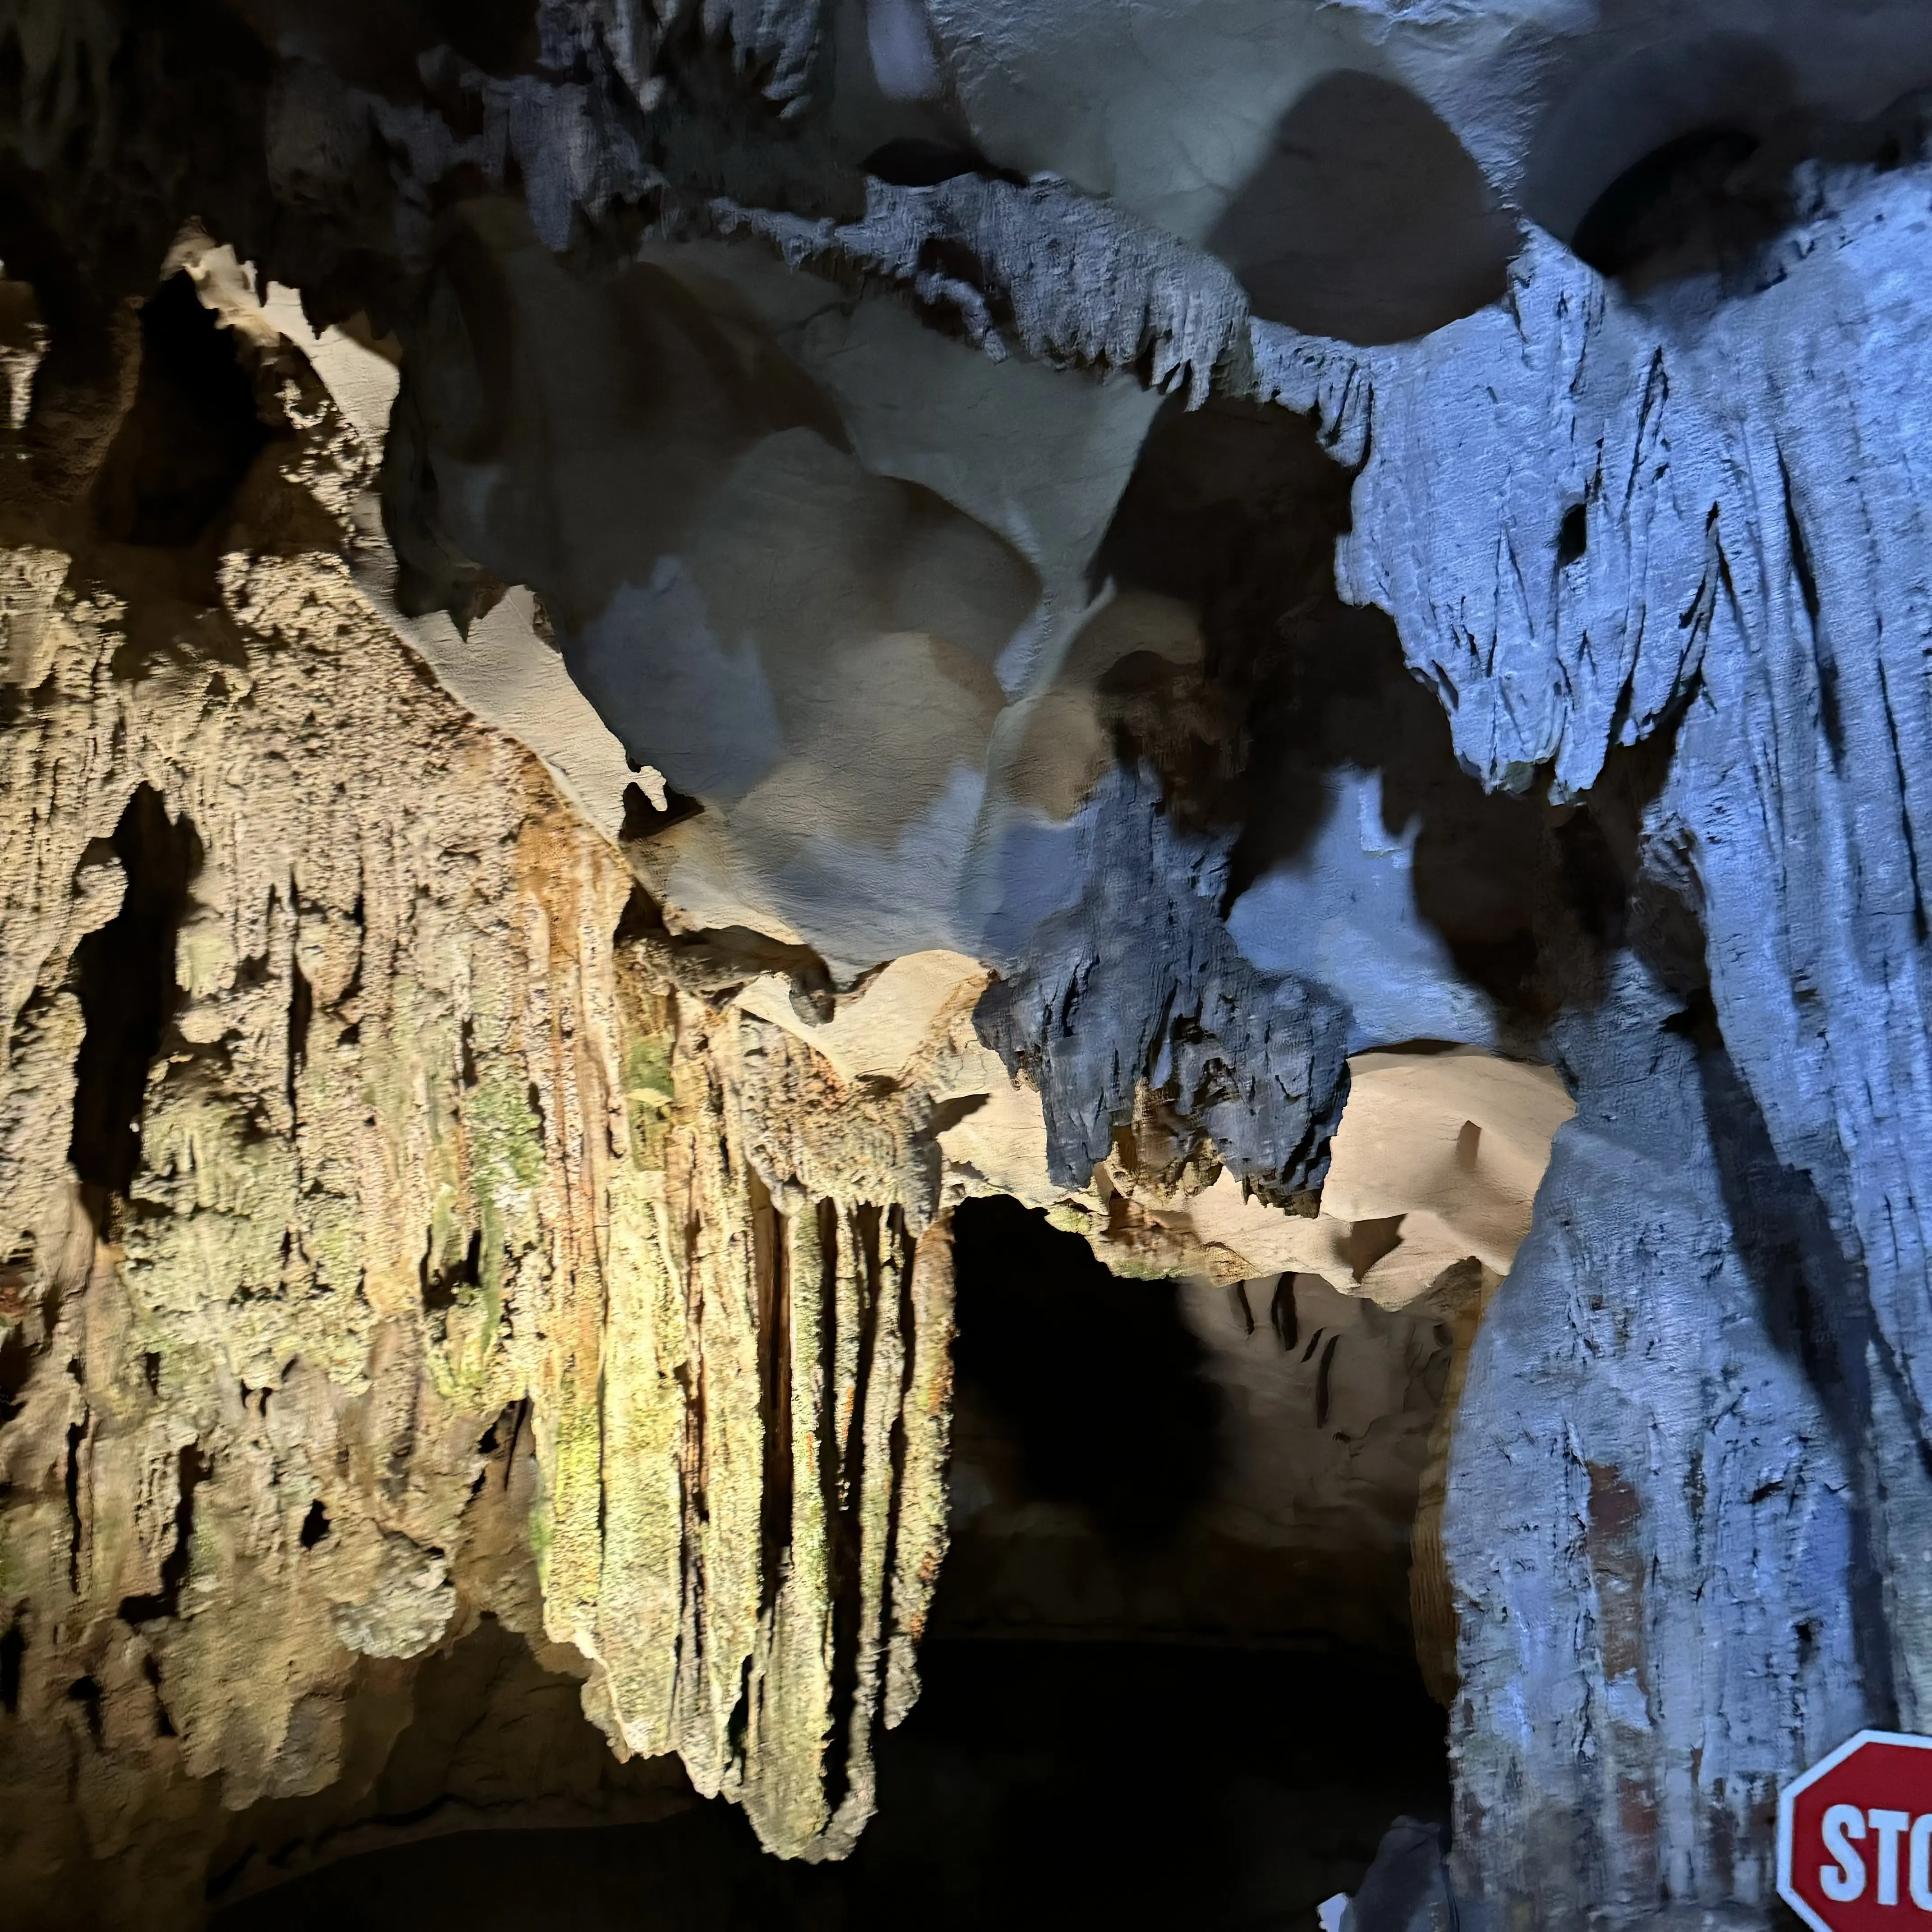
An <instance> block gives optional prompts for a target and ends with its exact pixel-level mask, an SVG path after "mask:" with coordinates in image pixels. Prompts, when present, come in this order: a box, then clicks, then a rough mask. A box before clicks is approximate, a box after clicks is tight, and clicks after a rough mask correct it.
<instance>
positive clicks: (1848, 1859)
mask: <svg viewBox="0 0 1932 1932" xmlns="http://www.w3.org/2000/svg"><path fill="white" fill-rule="evenodd" d="M1873 1746H1877V1747H1879V1748H1880V1749H1881V1750H1882V1751H1883V1752H1884V1753H1885V1754H1886V1755H1887V1756H1889V1755H1890V1754H1891V1753H1892V1752H1894V1751H1901V1750H1902V1751H1912V1752H1924V1753H1927V1754H1932V1737H1915V1736H1910V1735H1909V1734H1908V1733H1904V1732H1901V1731H1876V1730H1864V1731H1860V1732H1858V1733H1856V1734H1855V1736H1852V1737H1849V1738H1847V1739H1846V1740H1845V1742H1843V1744H1841V1745H1840V1746H1839V1747H1838V1749H1837V1750H1836V1751H1832V1753H1830V1754H1829V1755H1828V1756H1826V1757H1823V1758H1820V1760H1818V1762H1817V1763H1816V1764H1814V1765H1813V1766H1811V1768H1810V1769H1808V1771H1806V1772H1805V1773H1804V1774H1803V1775H1802V1776H1800V1777H1799V1778H1795V1779H1793V1781H1792V1782H1791V1783H1790V1784H1789V1785H1787V1787H1785V1788H1784V1790H1783V1791H1781V1793H1779V1795H1778V1897H1781V1899H1783V1900H1784V1902H1785V1903H1786V1904H1787V1905H1789V1906H1790V1907H1791V1909H1793V1911H1794V1912H1796V1913H1797V1914H1798V1915H1799V1918H1802V1920H1803V1921H1805V1924H1807V1925H1808V1926H1809V1927H1811V1932H1864V1928H1865V1927H1867V1926H1869V1925H1871V1924H1881V1925H1885V1926H1887V1927H1889V1926H1891V1925H1892V1924H1897V1925H1898V1926H1899V1927H1900V1932H1905V1928H1906V1927H1909V1925H1911V1924H1912V1923H1913V1922H1914V1921H1917V1922H1918V1923H1920V1924H1926V1925H1927V1926H1928V1927H1932V1903H1921V1900H1920V1898H1919V1897H1918V1894H1917V1891H1916V1890H1915V1889H1914V1890H1913V1891H1907V1890H1906V1885H1904V1884H1903V1883H1902V1882H1901V1880H1902V1878H1903V1873H1902V1870H1901V1867H1902V1866H1903V1864H1904V1863H1905V1854H1906V1847H1905V1844H1904V1843H1903V1840H1904V1838H1905V1835H1906V1831H1907V1830H1908V1829H1909V1826H1910V1824H1911V1823H1912V1822H1914V1821H1913V1820H1912V1812H1901V1811H1898V1810H1897V1809H1896V1808H1895V1807H1889V1806H1888V1807H1879V1808H1872V1809H1870V1810H1861V1808H1858V1807H1843V1806H1838V1807H1833V1808H1832V1809H1833V1810H1851V1811H1855V1812H1858V1816H1857V1817H1854V1818H1852V1819H1851V1820H1849V1822H1846V1821H1841V1824H1840V1826H1839V1829H1838V1836H1837V1839H1836V1843H1835V1846H1832V1847H1831V1850H1830V1856H1831V1860H1832V1863H1830V1864H1827V1865H1825V1866H1821V1867H1820V1868H1819V1871H1818V1879H1819V1884H1818V1887H1817V1889H1815V1890H1814V1888H1812V1887H1811V1886H1810V1885H1805V1886H1804V1887H1802V1888H1801V1885H1800V1883H1799V1872H1800V1871H1802V1870H1803V1869H1804V1868H1805V1867H1800V1866H1799V1858H1798V1852H1799V1848H1798V1845H1797V1843H1796V1840H1797V1836H1798V1824H1799V1818H1798V1813H1799V1801H1800V1800H1801V1799H1803V1797H1804V1796H1805V1793H1807V1792H1808V1791H1810V1790H1812V1789H1813V1788H1814V1787H1815V1786H1817V1784H1819V1783H1820V1781H1822V1780H1823V1779H1825V1778H1829V1777H1830V1776H1831V1775H1832V1773H1833V1772H1835V1771H1837V1770H1838V1769H1839V1767H1840V1766H1842V1765H1843V1764H1845V1763H1846V1762H1847V1760H1850V1759H1852V1758H1853V1757H1856V1756H1858V1754H1860V1753H1861V1752H1862V1751H1867V1750H1868V1749H1870V1748H1872V1747H1873ZM1915 1769H1917V1767H1915ZM1921 1778H1922V1784H1923V1787H1924V1790H1923V1795H1922V1796H1921V1802H1920V1803H1919V1804H1918V1805H1915V1806H1914V1807H1913V1808H1912V1811H1915V1812H1916V1813H1917V1814H1918V1820H1917V1821H1916V1822H1919V1823H1922V1825H1923V1826H1924V1835H1925V1836H1927V1838H1928V1844H1927V1845H1924V1846H1919V1845H1915V1846H1914V1849H1916V1850H1917V1851H1918V1854H1919V1858H1920V1859H1921V1861H1925V1860H1926V1858H1927V1851H1928V1850H1929V1849H1932V1755H1928V1756H1927V1757H1925V1758H1924V1760H1923V1770H1922V1774H1921ZM1867 1820H1869V1821H1870V1823H1871V1825H1872V1826H1873V1827H1874V1829H1875V1831H1876V1838H1873V1837H1869V1836H1867V1832H1866V1829H1865V1827H1866V1821H1867ZM1829 1831H1830V1824H1829V1814H1828V1816H1827V1820H1826V1832H1827V1834H1828V1835H1829ZM1912 1836H1913V1838H1915V1839H1916V1838H1918V1837H1920V1836H1921V1833H1920V1832H1913V1833H1912ZM1853 1840H1855V1841H1858V1843H1856V1844H1855V1845H1854V1844H1853V1843H1851V1842H1849V1841H1853ZM1874 1846H1875V1847H1876V1850H1877V1852H1878V1854H1879V1856H1878V1858H1877V1861H1876V1863H1877V1867H1878V1869H1877V1871H1876V1873H1874V1872H1873V1870H1870V1868H1868V1867H1867V1864H1866V1862H1865V1853H1866V1852H1867V1850H1870V1849H1873V1848H1874ZM1821 1848H1822V1847H1821V1846H1820V1844H1818V1843H1813V1844H1812V1845H1811V1846H1809V1847H1808V1852H1807V1856H1806V1861H1805V1862H1806V1864H1807V1865H1808V1864H1809V1862H1810V1858H1811V1855H1815V1853H1816V1852H1817V1851H1818V1850H1819V1849H1821ZM1794 1867H1798V1869H1797V1870H1794ZM1828 1874H1829V1875H1830V1878H1831V1879H1832V1882H1837V1883H1838V1884H1840V1885H1843V1886H1844V1887H1845V1888H1846V1892H1847V1894H1848V1895H1846V1896H1845V1897H1843V1898H1842V1899H1838V1900H1836V1902H1835V1896H1836V1895H1835V1894H1831V1893H1829V1891H1825V1886H1826V1882H1827V1876H1828ZM1854 1879H1855V1884H1854V1883H1853V1882H1852V1881H1853V1880H1854ZM1808 1891H1809V1892H1811V1896H1809V1897H1808V1896H1807V1893H1808ZM1820 1893H1823V1896H1820ZM1827 1913H1829V1916H1827V1915H1826V1914H1827Z"/></svg>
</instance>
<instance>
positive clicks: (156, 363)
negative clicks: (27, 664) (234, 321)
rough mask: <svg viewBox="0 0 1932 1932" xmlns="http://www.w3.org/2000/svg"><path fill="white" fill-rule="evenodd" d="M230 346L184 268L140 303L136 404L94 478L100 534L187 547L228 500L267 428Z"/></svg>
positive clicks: (123, 540)
mask: <svg viewBox="0 0 1932 1932" xmlns="http://www.w3.org/2000/svg"><path fill="white" fill-rule="evenodd" d="M235 350H236V344H235V338H234V335H233V332H231V331H229V330H228V329H225V328H223V326H221V324H220V323H219V322H217V320H216V319H215V317H214V315H213V314H212V313H211V311H209V310H208V309H207V308H204V307H203V306H202V302H201V299H200V297H199V296H198V295H197V294H196V293H195V287H194V284H193V281H192V280H191V279H190V278H189V276H188V275H187V272H186V271H185V270H183V271H182V272H180V273H178V274H177V275H174V276H172V277H171V278H169V280H168V281H166V282H165V283H163V284H162V287H161V289H160V293H158V294H157V295H155V296H154V297H153V298H152V299H151V300H150V301H149V302H148V304H147V305H146V307H145V308H143V309H142V311H141V369H140V375H139V380H138V381H137V383H136V387H135V391H134V402H133V407H132V408H131V409H130V410H129V411H128V413H127V417H126V419H124V422H122V424H121V428H120V429H119V431H118V432H117V433H116V434H115V439H114V441H113V445H112V446H111V447H110V449H109V450H108V452H107V458H106V460H104V463H102V466H101V474H100V475H99V477H98V478H97V480H96V481H95V492H94V506H95V520H96V521H97V522H98V524H99V526H100V528H101V532H102V534H103V535H105V536H107V537H108V538H111V539H112V540H113V541H115V542H118V543H127V544H145V545H153V546H156V547H164V548H168V549H178V548H182V547H186V546H187V545H188V544H192V543H193V542H194V541H195V540H196V538H198V537H199V536H200V535H202V532H204V531H205V529H208V526H210V525H211V523H213V522H214V520H215V518H216V517H217V516H218V515H219V514H220V513H221V511H223V510H224V509H225V508H226V507H227V505H229V502H231V501H232V500H233V497H234V495H235V493H236V490H238V489H239V487H241V484H242V478H244V477H245V476H246V475H248V471H249V469H250V467H251V466H252V464H253V463H254V460H255V458H256V457H257V455H260V452H261V451H262V449H263V447H264V446H266V443H267V442H268V440H269V431H268V430H267V428H266V427H265V426H264V425H263V423H262V422H261V419H260V416H258V414H257V410H256V407H255V394H254V386H253V384H252V383H251V382H250V380H249V379H248V374H247V373H246V372H245V371H244V370H243V368H242V365H241V364H240V362H239V361H238V359H236V353H235Z"/></svg>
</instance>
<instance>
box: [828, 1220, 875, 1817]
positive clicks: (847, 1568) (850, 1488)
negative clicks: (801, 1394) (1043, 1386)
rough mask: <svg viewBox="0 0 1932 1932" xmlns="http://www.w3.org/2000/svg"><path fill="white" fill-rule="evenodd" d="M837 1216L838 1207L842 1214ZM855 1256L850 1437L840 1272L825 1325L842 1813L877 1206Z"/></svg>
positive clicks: (835, 1732)
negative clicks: (842, 1366)
mask: <svg viewBox="0 0 1932 1932" xmlns="http://www.w3.org/2000/svg"><path fill="white" fill-rule="evenodd" d="M847 1231H848V1233H849V1235H850V1239H851V1241H852V1243H853V1248H854V1250H855V1253H854V1257H853V1258H854V1259H855V1260H856V1262H857V1263H858V1264H859V1265H858V1267H857V1268H856V1270H855V1271H854V1272H855V1274H856V1277H857V1279H856V1282H855V1283H854V1289H855V1297H854V1298H855V1300H856V1303H857V1307H856V1310H855V1311H854V1312H855V1313H856V1318H857V1322H858V1333H857V1335H856V1337H855V1338H854V1340H855V1341H856V1349H855V1351H854V1353H855V1362H854V1366H853V1376H852V1397H851V1406H850V1411H849V1412H848V1414H847V1418H846V1423H845V1430H844V1436H843V1438H842V1439H841V1437H840V1435H839V1432H838V1427H837V1419H838V1408H839V1406H841V1392H840V1391H839V1388H838V1376H837V1372H836V1364H837V1361H838V1336H837V1334H836V1309H837V1299H838V1298H837V1289H836V1275H834V1276H833V1281H832V1296H831V1298H830V1300H829V1302H828V1304H827V1306H828V1307H829V1308H830V1309H831V1310H832V1311H833V1316H832V1319H831V1320H828V1321H827V1322H826V1323H825V1325H824V1330H823V1333H824V1335H825V1337H826V1346H827V1349H828V1351H829V1353H828V1354H827V1356H826V1362H825V1389H826V1397H827V1400H828V1402H829V1404H830V1405H831V1414H830V1415H828V1417H827V1418H826V1422H827V1427H826V1430H825V1433H826V1436H828V1437H829V1439H831V1442H832V1458H833V1461H832V1486H831V1488H830V1490H829V1492H828V1493H827V1495H826V1543H827V1546H828V1547H827V1550H826V1558H827V1562H826V1570H827V1573H828V1575H827V1583H828V1595H829V1597H830V1599H831V1609H832V1670H831V1680H832V1681H831V1698H830V1706H829V1708H830V1714H831V1730H830V1735H829V1737H828V1739H826V1752H825V1802H826V1805H827V1806H828V1807H829V1808H830V1809H831V1810H832V1811H834V1812H836V1811H837V1810H838V1807H839V1806H840V1805H841V1804H843V1803H844V1800H845V1797H846V1794H847V1792H848V1791H849V1790H850V1788H851V1764H850V1759H851V1730H852V1720H853V1713H854V1712H855V1711H856V1708H857V1703H858V1694H859V1620H860V1616H861V1614H862V1610H863V1609H864V1592H863V1583H862V1569H861V1562H862V1556H863V1551H862V1535H863V1529H864V1505H865V1399H866V1396H867V1394H868V1391H869V1389H870V1387H871V1377H872V1367H873V1362H874V1356H875V1355H876V1352H877V1346H878V1328H879V1293H880V1266H879V1236H880V1215H879V1211H878V1210H877V1208H873V1207H870V1206H866V1207H862V1208H859V1210H858V1211H857V1212H856V1214H853V1216H852V1217H851V1220H850V1222H849V1223H847Z"/></svg>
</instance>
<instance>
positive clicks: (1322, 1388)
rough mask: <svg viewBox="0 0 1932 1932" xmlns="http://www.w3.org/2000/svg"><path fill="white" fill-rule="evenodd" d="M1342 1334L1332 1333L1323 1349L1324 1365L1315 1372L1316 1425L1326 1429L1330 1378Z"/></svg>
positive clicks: (1318, 1427)
mask: <svg viewBox="0 0 1932 1932" xmlns="http://www.w3.org/2000/svg"><path fill="white" fill-rule="evenodd" d="M1341 1340H1342V1338H1341V1337H1340V1336H1339V1335H1331V1336H1330V1337H1329V1338H1328V1347H1327V1348H1325V1349H1323V1350H1322V1366H1321V1367H1319V1369H1317V1370H1316V1372H1315V1426H1316V1428H1317V1429H1325V1428H1327V1427H1328V1391H1329V1378H1330V1376H1331V1374H1332V1373H1333V1372H1334V1367H1335V1351H1336V1349H1337V1347H1338V1346H1340V1343H1341Z"/></svg>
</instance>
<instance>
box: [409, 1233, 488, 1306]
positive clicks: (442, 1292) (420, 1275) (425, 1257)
mask: <svg viewBox="0 0 1932 1932" xmlns="http://www.w3.org/2000/svg"><path fill="white" fill-rule="evenodd" d="M435 1257H436V1235H435V1232H434V1230H432V1231H431V1235H430V1238H429V1239H428V1242H427V1243H426V1244H425V1246H424V1248H423V1251H422V1258H421V1259H419V1261H418V1262H417V1263H416V1280H417V1283H418V1285H419V1287H420V1289H421V1290H422V1305H423V1311H424V1313H425V1314H437V1313H441V1312H442V1311H443V1310H446V1309H450V1308H454V1307H455V1306H456V1301H457V1297H458V1295H459V1294H460V1292H461V1291H462V1290H463V1289H466V1288H469V1289H476V1288H481V1286H482V1285H483V1231H482V1230H481V1229H480V1228H476V1229H472V1230H471V1231H470V1235H469V1241H468V1243H467V1244H466V1246H465V1247H464V1248H463V1259H462V1260H461V1261H460V1262H457V1263H455V1265H453V1266H452V1265H449V1264H448V1263H443V1264H440V1265H433V1264H434V1263H435Z"/></svg>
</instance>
